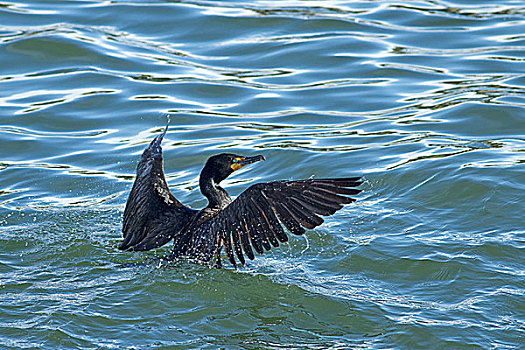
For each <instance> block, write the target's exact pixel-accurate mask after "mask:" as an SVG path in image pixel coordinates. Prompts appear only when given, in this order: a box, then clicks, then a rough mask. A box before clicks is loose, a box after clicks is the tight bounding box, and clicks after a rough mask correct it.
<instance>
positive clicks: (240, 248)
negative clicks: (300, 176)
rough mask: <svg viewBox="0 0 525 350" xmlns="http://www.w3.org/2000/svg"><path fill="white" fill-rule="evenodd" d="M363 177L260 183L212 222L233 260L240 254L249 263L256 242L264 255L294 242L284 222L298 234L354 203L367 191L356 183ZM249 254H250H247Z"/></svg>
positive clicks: (257, 247) (229, 256)
mask: <svg viewBox="0 0 525 350" xmlns="http://www.w3.org/2000/svg"><path fill="white" fill-rule="evenodd" d="M360 179H361V178H359V177H351V178H341V179H307V180H299V181H276V182H268V183H258V184H255V185H252V186H250V187H249V188H248V189H247V190H246V191H244V192H243V193H241V194H240V195H239V197H237V198H236V199H235V200H234V201H233V202H232V203H231V204H230V205H229V206H227V207H226V208H225V209H224V210H223V211H221V212H220V213H219V214H218V215H217V216H216V217H215V218H214V219H213V223H212V224H211V226H210V229H211V230H212V231H213V233H214V235H218V237H220V239H221V241H222V245H223V246H224V248H225V251H226V254H227V256H228V259H229V260H230V262H231V263H232V264H233V265H234V266H235V265H236V263H235V256H234V252H235V255H236V256H237V258H238V259H239V261H240V262H241V263H242V264H244V262H245V259H244V254H246V256H247V257H248V258H249V259H253V258H254V254H253V250H252V247H253V248H254V249H255V251H256V252H257V253H259V254H262V253H263V251H264V250H270V248H271V246H274V247H278V246H279V242H286V241H288V236H287V235H286V233H285V232H284V230H283V228H282V226H281V223H282V224H283V225H284V227H286V229H287V230H288V231H290V232H291V233H293V234H295V235H302V234H303V233H304V232H305V228H307V229H313V228H314V227H316V226H319V225H321V224H322V223H323V219H322V218H321V217H320V216H319V215H324V216H326V215H332V214H334V213H335V212H336V211H337V210H339V209H341V208H342V207H343V204H348V203H352V202H354V201H355V199H354V198H350V197H348V196H351V195H355V194H358V193H359V192H361V190H359V189H356V188H353V187H357V186H359V185H360V184H361V183H362V181H361V180H360ZM243 253H244V254H243Z"/></svg>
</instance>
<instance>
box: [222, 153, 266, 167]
mask: <svg viewBox="0 0 525 350" xmlns="http://www.w3.org/2000/svg"><path fill="white" fill-rule="evenodd" d="M261 160H266V158H264V156H262V155H258V156H255V157H237V158H234V163H233V164H232V165H231V168H232V169H233V170H239V169H240V168H242V167H244V166H246V165H248V164H251V163H255V162H259V161H261Z"/></svg>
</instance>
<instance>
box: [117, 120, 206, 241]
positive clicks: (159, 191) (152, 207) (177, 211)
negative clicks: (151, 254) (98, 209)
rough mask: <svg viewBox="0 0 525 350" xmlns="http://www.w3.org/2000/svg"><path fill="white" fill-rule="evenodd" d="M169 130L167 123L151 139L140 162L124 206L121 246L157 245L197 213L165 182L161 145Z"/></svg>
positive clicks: (167, 239)
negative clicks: (161, 131) (176, 195)
mask: <svg viewBox="0 0 525 350" xmlns="http://www.w3.org/2000/svg"><path fill="white" fill-rule="evenodd" d="M166 130H167V127H166V129H165V130H164V132H163V133H162V134H161V135H159V136H157V137H156V138H155V139H154V140H153V141H151V143H150V144H149V146H148V147H147V148H146V149H145V150H144V152H143V154H142V157H141V159H140V161H139V164H138V166H137V176H136V178H135V182H134V184H133V187H132V189H131V192H130V194H129V197H128V201H127V203H126V209H125V210H124V218H123V225H122V233H123V237H124V239H123V241H122V242H121V244H120V246H119V249H122V250H127V249H132V250H137V251H139V250H150V249H154V248H158V247H160V246H162V245H164V244H166V243H167V242H169V241H170V240H171V239H172V238H174V237H175V236H176V234H177V233H178V232H179V231H180V230H181V229H182V228H183V227H184V226H185V225H186V224H187V223H188V221H189V220H190V219H191V217H192V216H193V215H195V214H196V213H197V211H196V210H193V209H190V208H188V207H186V206H184V205H182V203H180V202H179V201H178V200H177V199H176V198H175V197H174V196H173V194H172V193H171V192H170V190H169V188H168V184H167V183H166V179H165V177H164V170H163V165H162V163H163V161H162V148H161V147H160V144H161V142H162V138H163V137H164V135H165V133H166Z"/></svg>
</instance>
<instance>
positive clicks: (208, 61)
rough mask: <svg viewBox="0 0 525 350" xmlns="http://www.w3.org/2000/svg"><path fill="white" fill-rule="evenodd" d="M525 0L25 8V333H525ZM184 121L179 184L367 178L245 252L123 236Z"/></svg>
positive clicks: (211, 339)
mask: <svg viewBox="0 0 525 350" xmlns="http://www.w3.org/2000/svg"><path fill="white" fill-rule="evenodd" d="M523 33H525V6H524V4H523V2H522V1H484V2H481V3H480V2H476V1H467V0H465V1H461V0H453V1H449V2H445V1H440V0H438V1H409V0H402V1H357V2H345V1H283V2H269V1H252V2H240V1H224V2H220V1H156V0H151V1H87V0H86V1H45V2H44V1H37V0H28V1H24V2H21V1H7V2H6V1H3V2H1V3H0V225H1V227H0V239H1V242H0V246H1V247H2V248H0V344H2V348H6V349H20V348H23V349H33V348H34V349H56V348H60V349H78V348H82V349H84V348H85V349H113V348H115V349H150V348H153V349H178V348H180V349H189V348H192V349H218V348H224V349H328V348H330V349H355V348H365V349H518V348H525V341H524V340H523V339H524V338H525V303H524V301H523V300H524V294H525V282H524V281H525V279H524V275H525V259H524V256H525V254H524V248H525V229H524V224H523V222H524V221H523V218H522V217H523V213H524V212H525V204H524V203H525V195H524V193H525V171H524V170H525V165H524V164H525V109H524V107H525V68H524V67H525V66H524V61H525V34H523ZM167 115H170V116H171V120H172V126H171V129H170V130H169V132H168V134H167V135H166V138H165V141H164V156H165V163H164V166H165V172H166V176H167V179H168V182H169V184H170V188H171V190H172V192H173V194H174V195H175V196H176V197H177V198H178V199H179V200H180V201H181V202H183V203H184V204H186V205H189V206H191V207H192V208H200V207H202V206H204V205H206V200H205V199H204V198H203V197H202V195H201V194H200V193H199V191H198V174H199V172H200V170H201V168H202V166H203V164H204V162H205V161H206V159H207V158H208V157H209V156H211V155H213V154H217V153H221V152H225V151H227V152H235V153H238V154H243V155H256V154H262V155H264V156H265V157H266V159H267V161H265V162H262V163H259V164H257V165H254V166H251V167H247V168H245V169H243V170H242V171H240V172H239V173H238V174H237V173H236V174H235V175H234V176H232V177H231V178H229V179H228V180H227V182H226V186H227V189H228V191H229V192H230V193H231V194H232V195H233V196H236V195H238V194H239V193H240V192H242V191H243V190H244V189H245V188H246V187H247V186H249V184H251V183H252V182H258V181H270V180H278V179H301V178H308V177H311V176H314V177H317V178H322V177H338V176H341V177H342V176H364V178H365V179H366V182H365V184H364V185H362V188H363V190H364V191H363V192H362V193H361V194H360V195H358V196H357V198H358V201H357V202H356V203H354V204H352V205H348V206H346V207H345V208H344V209H343V210H341V211H339V212H337V213H336V214H335V215H334V216H332V217H329V218H325V224H324V225H322V226H320V227H319V228H316V229H315V230H310V231H308V232H307V233H306V235H305V236H304V237H291V239H290V242H289V243H287V244H283V245H281V247H279V248H278V249H274V250H272V251H271V252H269V253H265V254H264V255H263V256H258V257H256V259H255V260H253V261H250V262H248V264H247V265H246V266H245V267H242V268H240V269H237V270H235V269H233V268H232V267H230V266H229V265H228V266H226V267H225V268H224V269H220V270H219V269H209V268H207V267H204V266H200V265H197V264H192V263H184V262H178V263H167V262H165V261H161V260H159V259H158V258H160V257H163V256H164V255H165V254H166V252H168V251H169V246H167V247H165V248H162V249H158V250H157V251H153V252H146V253H144V252H140V253H139V252H137V253H130V252H122V251H119V250H118V249H117V246H118V243H119V241H120V240H121V220H122V213H123V210H124V205H125V202H126V199H127V195H128V193H129V191H130V189H131V185H132V183H133V180H134V174H135V167H136V165H137V162H138V159H139V157H140V154H141V152H142V150H143V149H144V147H145V146H146V145H147V143H148V142H149V141H150V140H151V139H152V138H153V137H154V136H155V135H157V134H158V133H159V132H160V131H161V130H162V128H163V126H164V125H165V122H166V116H167Z"/></svg>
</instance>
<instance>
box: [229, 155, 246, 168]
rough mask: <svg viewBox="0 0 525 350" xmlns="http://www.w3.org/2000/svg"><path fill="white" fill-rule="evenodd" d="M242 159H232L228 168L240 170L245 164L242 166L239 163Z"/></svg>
mask: <svg viewBox="0 0 525 350" xmlns="http://www.w3.org/2000/svg"><path fill="white" fill-rule="evenodd" d="M243 159H244V158H241V157H239V158H234V159H233V163H232V165H230V168H232V169H233V170H239V169H240V168H242V167H243V166H245V165H246V164H242V163H241V160H243Z"/></svg>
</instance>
